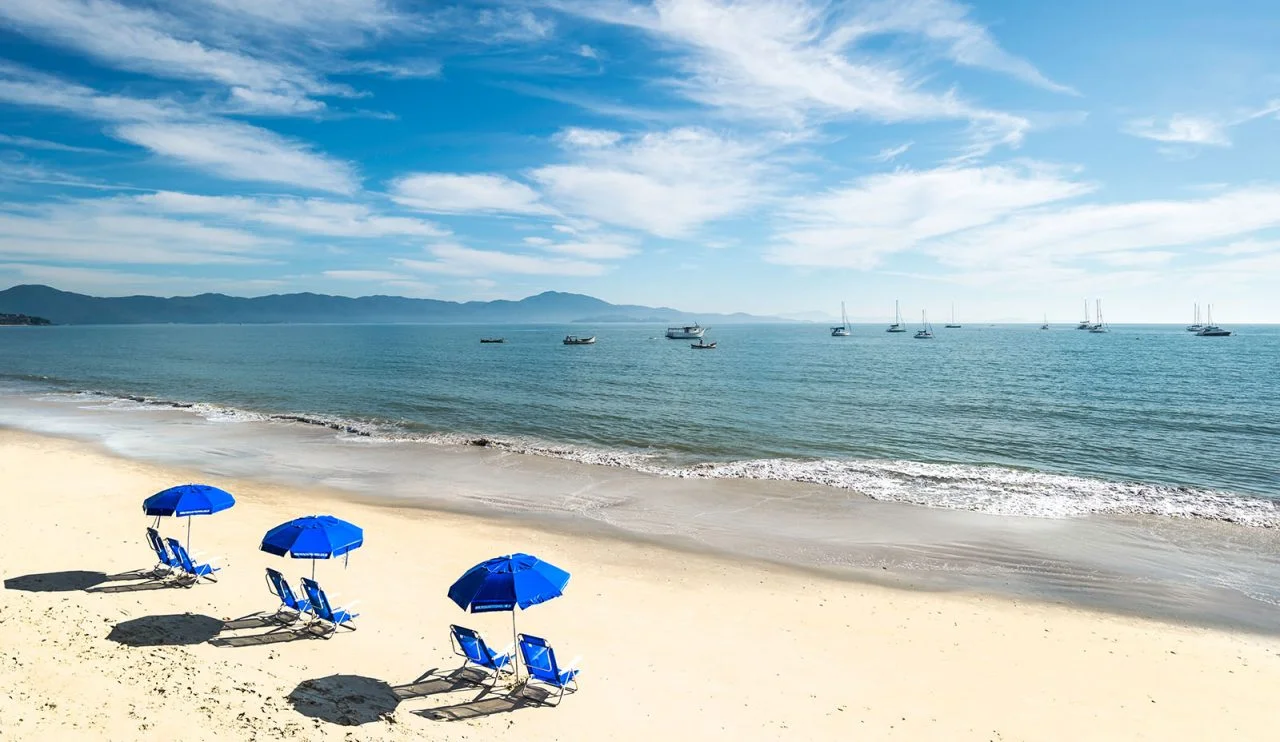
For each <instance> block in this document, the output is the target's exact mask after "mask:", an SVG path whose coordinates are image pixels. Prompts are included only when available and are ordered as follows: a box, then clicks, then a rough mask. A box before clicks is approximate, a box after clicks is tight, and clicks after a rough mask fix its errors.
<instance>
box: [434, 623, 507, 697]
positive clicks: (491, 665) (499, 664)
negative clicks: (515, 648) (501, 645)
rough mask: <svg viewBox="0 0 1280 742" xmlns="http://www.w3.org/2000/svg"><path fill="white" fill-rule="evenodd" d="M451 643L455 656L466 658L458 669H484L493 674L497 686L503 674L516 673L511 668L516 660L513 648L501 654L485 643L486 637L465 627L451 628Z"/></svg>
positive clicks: (494, 683)
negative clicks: (512, 662) (512, 653)
mask: <svg viewBox="0 0 1280 742" xmlns="http://www.w3.org/2000/svg"><path fill="white" fill-rule="evenodd" d="M449 642H450V644H452V645H453V653H454V654H456V655H458V656H460V657H465V658H466V659H465V660H464V661H463V663H462V667H460V668H458V669H459V670H464V669H466V667H467V665H475V666H476V667H482V668H484V669H486V670H488V671H489V672H491V673H493V683H491V685H496V684H497V682H498V678H499V677H500V676H501V675H502V674H503V673H508V674H510V673H513V672H514V671H515V668H513V667H512V666H511V661H512V660H513V659H515V658H514V657H513V656H512V655H511V649H512V647H507V648H506V650H505V651H503V652H501V653H498V652H495V651H493V650H492V649H490V648H489V645H488V644H486V643H485V640H484V637H482V636H480V634H479V633H478V632H476V631H473V630H471V629H468V628H467V627H465V626H450V627H449Z"/></svg>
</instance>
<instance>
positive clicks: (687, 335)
mask: <svg viewBox="0 0 1280 742" xmlns="http://www.w3.org/2000/svg"><path fill="white" fill-rule="evenodd" d="M706 331H707V328H705V327H703V326H702V325H700V324H698V323H697V322H694V323H693V324H692V325H685V326H684V327H668V328H667V337H668V338H669V339H671V340H697V339H698V338H700V337H702V333H704V332H706Z"/></svg>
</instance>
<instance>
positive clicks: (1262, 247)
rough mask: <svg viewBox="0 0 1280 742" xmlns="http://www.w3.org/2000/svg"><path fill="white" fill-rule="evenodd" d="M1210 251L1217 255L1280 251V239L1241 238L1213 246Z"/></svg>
mask: <svg viewBox="0 0 1280 742" xmlns="http://www.w3.org/2000/svg"><path fill="white" fill-rule="evenodd" d="M1209 252H1211V253H1214V254H1216V255H1257V254H1258V253H1269V252H1275V253H1280V240H1255V239H1248V240H1239V241H1236V242H1232V243H1230V244H1227V245H1222V246H1221V247H1211V248H1209Z"/></svg>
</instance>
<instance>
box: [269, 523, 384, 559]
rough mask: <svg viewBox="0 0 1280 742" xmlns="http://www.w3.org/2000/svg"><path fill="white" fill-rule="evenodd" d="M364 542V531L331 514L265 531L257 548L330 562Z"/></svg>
mask: <svg viewBox="0 0 1280 742" xmlns="http://www.w3.org/2000/svg"><path fill="white" fill-rule="evenodd" d="M363 543H364V529H362V528H361V527H360V526H357V525H355V524H354V523H348V522H347V521H345V520H341V519H339V518H335V517H333V516H332V515H308V516H306V517H303V518H294V519H293V520H291V521H289V522H288V523H281V524H280V525H278V526H276V527H275V528H272V529H271V530H270V531H267V535H265V536H263V537H262V545H261V546H260V547H259V548H260V549H262V550H263V551H265V552H267V553H268V554H275V555H276V556H289V557H293V558H294V559H333V558H334V557H340V556H342V555H343V554H346V553H348V552H350V551H352V550H355V549H358V548H360V546H361V544H363Z"/></svg>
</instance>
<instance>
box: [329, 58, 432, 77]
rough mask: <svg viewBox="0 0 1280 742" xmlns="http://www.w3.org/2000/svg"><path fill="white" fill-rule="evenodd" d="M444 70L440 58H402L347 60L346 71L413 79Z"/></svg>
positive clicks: (430, 75)
mask: <svg viewBox="0 0 1280 742" xmlns="http://www.w3.org/2000/svg"><path fill="white" fill-rule="evenodd" d="M443 70H444V67H443V65H441V64H440V62H439V60H435V59H402V60H399V61H391V62H386V61H380V60H372V59H371V60H363V61H359V62H347V63H346V64H345V65H344V66H343V67H342V71H344V72H361V73H366V74H371V75H386V76H387V77H390V78H392V79H394V80H412V79H422V78H430V77H439V76H440V73H441V72H442V71H443Z"/></svg>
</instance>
